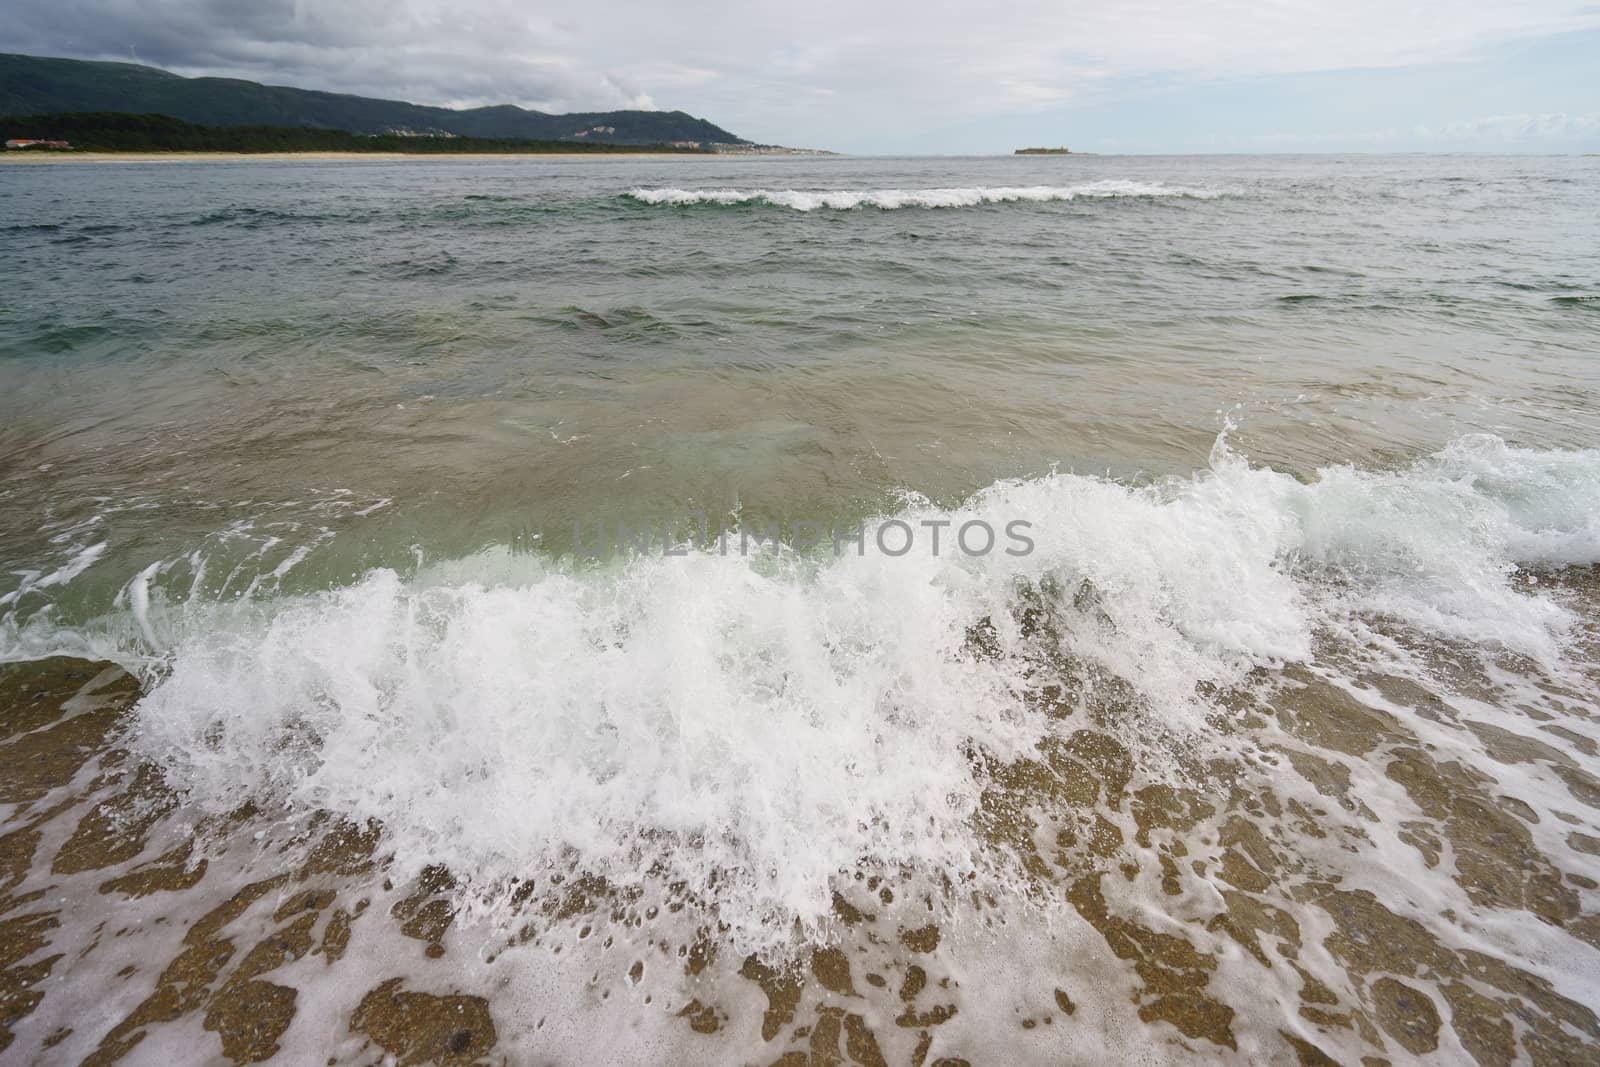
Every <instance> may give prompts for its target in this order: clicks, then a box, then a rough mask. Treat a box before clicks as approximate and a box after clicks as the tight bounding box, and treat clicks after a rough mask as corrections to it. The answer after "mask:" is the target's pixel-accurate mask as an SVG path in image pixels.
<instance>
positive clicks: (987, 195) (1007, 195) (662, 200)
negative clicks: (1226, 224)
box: [625, 180, 1223, 211]
mask: <svg viewBox="0 0 1600 1067" xmlns="http://www.w3.org/2000/svg"><path fill="white" fill-rule="evenodd" d="M625 195H626V196H627V197H628V198H629V199H632V200H637V201H639V202H640V203H643V204H652V205H670V206H676V207H687V206H692V205H696V204H721V205H734V204H767V205H771V206H773V207H785V208H791V209H793V210H795V211H816V210H818V209H821V208H829V209H832V210H836V211H849V210H852V209H855V208H864V207H874V208H880V209H882V210H884V211H893V210H896V209H898V208H910V207H920V208H953V207H977V206H978V205H980V204H1008V203H1034V204H1040V203H1047V202H1050V201H1062V200H1080V199H1087V200H1104V199H1111V198H1117V197H1147V198H1157V197H1184V198H1189V199H1195V200H1211V199H1215V198H1217V197H1219V196H1221V195H1223V194H1222V193H1220V192H1218V191H1216V190H1210V189H1199V188H1189V187H1185V186H1176V185H1167V184H1164V183H1162V182H1139V181H1121V180H1107V181H1095V182H1084V183H1082V184H1079V185H1022V186H1005V185H1002V186H974V187H966V188H953V189H754V190H743V189H673V188H668V189H642V188H641V189H631V190H629V191H628V192H627V193H626V194H625Z"/></svg>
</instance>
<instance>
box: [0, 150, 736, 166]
mask: <svg viewBox="0 0 1600 1067" xmlns="http://www.w3.org/2000/svg"><path fill="white" fill-rule="evenodd" d="M712 154H713V153H707V152H672V151H657V152H652V151H649V150H646V149H643V148H641V149H639V150H637V151H622V152H321V151H305V152H182V151H153V152H133V151H129V152H99V151H87V152H76V151H49V152H36V151H26V152H16V151H12V152H4V153H0V164H4V163H20V164H25V165H28V164H38V165H43V166H50V165H52V164H60V163H249V162H257V163H266V162H294V161H298V162H360V161H367V162H373V163H377V162H383V161H386V160H387V161H396V160H428V161H439V162H448V161H450V160H465V159H544V160H580V159H584V160H599V159H685V160H689V159H705V158H706V157H707V156H708V155H712ZM754 156H755V153H732V154H730V155H718V156H717V157H716V158H718V159H727V158H734V159H739V158H745V157H750V158H754Z"/></svg>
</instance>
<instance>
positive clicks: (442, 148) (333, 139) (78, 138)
mask: <svg viewBox="0 0 1600 1067" xmlns="http://www.w3.org/2000/svg"><path fill="white" fill-rule="evenodd" d="M0 136H3V137H6V138H13V137H16V138H37V139H39V140H50V141H67V142H69V143H70V144H71V146H72V149H73V150H75V151H87V152H409V153H412V154H415V155H466V154H471V153H484V152H527V153H540V152H544V153H549V152H586V153H590V152H592V153H595V154H604V153H607V152H612V153H616V152H633V151H638V150H640V149H650V150H652V151H664V152H687V153H696V152H700V151H709V149H694V148H683V149H678V148H670V147H668V146H665V145H655V144H649V143H644V144H619V143H615V142H612V143H607V142H596V141H557V140H549V139H544V140H535V139H531V138H526V137H402V136H400V135H398V134H392V133H384V134H357V133H348V132H346V131H344V130H328V129H319V128H316V127H312V126H201V125H198V124H196V123H193V122H184V121H183V120H182V119H174V118H169V117H168V116H166V115H131V114H127V113H125V112H121V111H116V112H56V113H53V114H45V115H0ZM11 151H12V152H15V151H17V150H16V149H12V150H11ZM22 151H30V152H53V151H56V150H55V149H49V148H44V147H38V148H32V149H23V150H22Z"/></svg>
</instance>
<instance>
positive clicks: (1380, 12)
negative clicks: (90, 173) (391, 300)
mask: <svg viewBox="0 0 1600 1067" xmlns="http://www.w3.org/2000/svg"><path fill="white" fill-rule="evenodd" d="M7 7H8V9H9V10H8V12H7V15H6V17H5V23H6V26H5V33H4V42H3V44H0V47H3V48H4V50H6V51H18V52H27V53H32V54H36V55H59V56H72V57H76V58H83V59H122V60H132V61H137V62H141V63H147V64H151V65H154V66H160V67H165V68H167V69H169V70H174V71H177V72H178V73H181V74H189V75H196V74H218V75H227V76H233V77H243V78H249V79H252V80H255V81H264V82H268V83H271V84H278V85H295V86H300V87H303V88H311V89H328V90H333V91H337V92H353V93H360V94H363V95H369V96H382V97H390V98H397V99H404V100H410V101H412V102H415V103H424V104H441V105H445V106H452V107H463V106H475V105H479V104H498V103H515V104H520V105H522V106H524V107H532V108H538V109H540V110H544V111H576V110H609V109H614V108H652V109H653V108H661V109H679V110H684V111H688V112H691V113H693V114H696V115H700V116H702V117H704V118H708V119H710V120H712V121H713V122H716V123H717V124H719V125H721V126H723V127H724V128H727V129H730V130H732V131H734V132H735V133H737V134H739V135H740V136H743V137H746V138H749V139H751V140H755V141H759V142H762V143H771V144H785V145H792V146H799V147H816V148H828V149H833V150H836V151H845V152H857V153H932V154H943V153H950V154H959V153H986V152H1009V151H1011V150H1012V149H1013V148H1016V147H1021V146H1024V145H1038V144H1044V145H1057V144H1067V145H1070V146H1071V147H1072V148H1073V149H1074V150H1077V151H1097V152H1108V153H1109V152H1349V151H1363V152H1394V151H1483V152H1597V151H1600V58H1597V57H1600V0H1120V2H1108V0H1096V2H1092V3H1091V2H1089V0H1001V2H995V0H988V2H977V0H916V2H913V0H853V2H846V0H804V2H797V0H679V2H677V3H671V4H667V3H661V2H656V3H641V2H631V3H630V2H619V0H540V3H538V4H532V3H528V2H526V0H522V2H516V0H10V2H9V3H8V5H7Z"/></svg>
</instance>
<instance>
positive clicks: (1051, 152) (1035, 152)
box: [1012, 145, 1072, 156]
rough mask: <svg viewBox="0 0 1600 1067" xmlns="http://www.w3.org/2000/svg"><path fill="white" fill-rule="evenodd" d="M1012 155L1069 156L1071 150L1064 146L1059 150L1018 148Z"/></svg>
mask: <svg viewBox="0 0 1600 1067" xmlns="http://www.w3.org/2000/svg"><path fill="white" fill-rule="evenodd" d="M1012 155H1016V156H1070V155H1072V149H1070V148H1068V147H1067V146H1066V145H1062V146H1061V147H1060V148H1019V149H1017V150H1016V151H1015V152H1013V153H1012Z"/></svg>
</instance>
